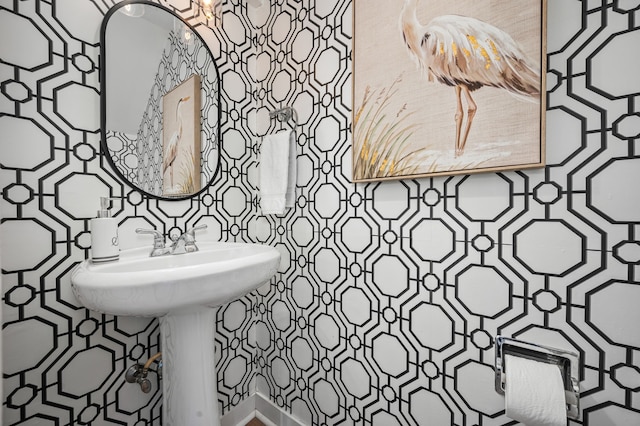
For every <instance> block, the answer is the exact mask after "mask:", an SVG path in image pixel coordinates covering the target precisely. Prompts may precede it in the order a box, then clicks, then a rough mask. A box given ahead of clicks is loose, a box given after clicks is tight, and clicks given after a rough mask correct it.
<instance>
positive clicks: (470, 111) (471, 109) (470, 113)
mask: <svg viewBox="0 0 640 426" xmlns="http://www.w3.org/2000/svg"><path fill="white" fill-rule="evenodd" d="M459 87H460V86H459ZM462 93H464V97H465V98H467V124H466V125H465V128H464V135H463V136H462V141H461V142H460V146H459V149H460V152H459V155H462V154H463V153H464V146H465V145H466V143H467V137H469V130H471V123H473V117H475V115H476V111H477V110H478V105H476V103H475V102H474V101H473V97H471V91H470V90H469V88H468V87H467V86H462Z"/></svg>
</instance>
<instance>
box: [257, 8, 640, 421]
mask: <svg viewBox="0 0 640 426" xmlns="http://www.w3.org/2000/svg"><path fill="white" fill-rule="evenodd" d="M418 3H419V7H420V8H421V15H420V16H421V17H422V16H424V17H425V18H424V19H425V22H424V23H425V24H426V22H427V21H428V18H427V17H428V16H430V15H429V10H428V2H427V1H425V0H423V1H420V2H418ZM548 3H549V19H548V52H549V55H548V60H549V61H548V73H547V78H548V84H547V89H548V93H547V100H548V113H547V138H546V143H547V162H548V166H547V167H546V168H544V169H539V170H531V171H526V172H523V171H520V172H518V171H514V172H507V173H487V174H478V175H472V176H454V177H437V178H424V179H416V180H402V181H396V182H385V183H371V184H357V185H354V184H351V183H350V173H351V170H350V168H351V151H350V141H351V133H350V130H349V129H350V124H351V111H350V106H351V62H350V57H351V54H352V44H351V41H352V40H351V37H352V11H353V4H354V3H353V2H351V1H349V0H323V1H299V2H293V1H288V2H283V1H272V2H271V4H270V5H265V6H264V9H260V10H259V13H258V16H260V18H261V25H260V33H259V35H258V41H259V50H260V53H259V54H258V57H257V58H256V62H257V64H258V70H257V73H256V75H257V77H258V80H259V82H260V85H259V88H258V91H257V93H258V99H259V103H260V105H261V106H262V109H264V110H270V109H273V108H275V107H278V106H281V105H291V106H294V107H295V108H296V109H297V111H298V114H299V115H300V121H301V126H300V127H299V128H298V129H297V131H298V148H297V149H298V152H297V154H298V165H299V173H298V188H297V205H296V207H295V209H293V210H291V211H289V212H287V214H286V215H284V216H283V217H268V220H269V223H270V224H271V228H272V233H273V234H275V235H276V240H275V243H276V246H277V247H278V248H279V249H280V251H281V252H282V254H283V258H284V260H283V262H282V265H281V268H280V273H279V275H278V282H277V285H275V286H273V287H272V289H271V291H270V292H269V293H268V294H266V295H262V296H261V297H260V300H259V301H258V314H257V318H258V321H257V323H256V328H257V329H258V330H260V332H259V333H258V335H259V336H261V337H260V340H259V341H258V346H259V347H260V349H262V352H261V354H260V356H259V358H258V361H259V372H260V376H259V378H258V381H257V383H258V389H259V390H260V391H261V392H263V393H264V394H268V395H269V396H270V398H271V400H273V401H274V402H275V403H276V404H278V405H279V406H280V407H282V408H283V409H285V410H287V411H291V412H292V413H293V414H294V415H295V416H296V417H297V418H299V419H301V420H302V421H303V423H304V424H309V425H311V424H313V425H337V424H349V425H351V424H353V425H373V426H392V425H438V426H446V425H451V424H456V425H467V426H471V425H479V424H482V425H499V424H510V423H509V422H510V420H509V419H508V418H507V417H506V416H505V414H504V400H503V398H502V397H501V396H499V395H498V394H497V393H496V392H495V391H494V384H493V374H494V373H493V368H492V367H493V364H494V351H493V346H492V345H493V342H494V337H495V336H496V335H500V334H502V335H506V336H514V337H518V338H521V339H524V340H529V341H533V342H538V343H542V344H547V345H550V346H556V347H562V348H568V349H573V350H574V351H576V352H578V353H580V355H581V357H582V359H583V361H584V365H583V366H582V368H581V372H580V374H581V379H582V382H581V386H582V400H581V403H582V407H583V409H584V416H583V420H582V421H581V422H571V424H584V425H591V426H595V425H597V426H604V425H617V426H620V425H631V424H640V395H639V394H638V392H639V390H640V368H639V367H640V352H639V350H640V340H639V337H640V334H639V333H638V328H637V324H639V323H640V311H639V310H638V309H637V306H638V305H639V304H640V283H639V282H638V275H637V274H638V265H639V264H640V240H639V239H638V230H639V229H638V223H639V222H640V213H639V212H640V210H639V208H640V195H639V194H640V193H639V192H638V190H637V188H636V184H635V182H638V181H639V178H640V158H638V141H639V139H638V138H639V137H640V111H639V109H638V105H637V94H638V89H639V88H640V79H639V77H638V75H639V74H638V73H637V69H638V67H639V66H640V59H639V58H638V55H637V54H634V53H632V52H635V51H636V49H637V48H636V46H637V45H638V42H640V31H639V27H638V22H639V20H638V18H639V15H638V13H639V10H640V3H639V2H638V1H628V2H623V1H591V0H589V1H587V0H585V1H577V0H550V1H549V2H548ZM402 7H403V2H402V1H400V0H395V1H389V2H388V8H387V9H385V10H379V11H378V12H379V13H388V14H392V15H396V16H399V13H400V10H401V8H402ZM398 38H399V43H400V44H399V48H401V49H403V48H404V47H403V46H402V43H401V36H400V35H398ZM261 41H264V43H261ZM381 60H383V59H382V58H381ZM416 72H418V71H417V70H416ZM433 84H436V83H431V84H429V83H426V82H425V84H424V85H421V86H420V87H416V88H415V90H424V91H429V90H431V87H432V85H433ZM482 90H492V89H481V91H482ZM425 99H429V97H428V96H426V97H425ZM434 102H435V103H434V106H433V107H434V108H437V107H438V106H440V105H442V106H443V107H444V105H448V104H451V105H452V106H454V105H455V104H454V93H453V89H452V90H451V94H450V99H446V98H442V99H437V100H436V101H434ZM480 108H482V106H480ZM481 111H482V110H481V109H479V112H478V114H481V113H482V112H481ZM443 125H446V123H443ZM257 126H258V133H259V134H261V133H266V132H267V131H272V130H274V129H275V128H277V127H278V126H276V125H274V124H270V123H268V121H267V120H264V121H262V120H260V119H259V120H258V125H257ZM268 126H270V127H269V128H267V127H268ZM451 126H452V128H453V108H452V110H451ZM472 131H473V130H472Z"/></svg>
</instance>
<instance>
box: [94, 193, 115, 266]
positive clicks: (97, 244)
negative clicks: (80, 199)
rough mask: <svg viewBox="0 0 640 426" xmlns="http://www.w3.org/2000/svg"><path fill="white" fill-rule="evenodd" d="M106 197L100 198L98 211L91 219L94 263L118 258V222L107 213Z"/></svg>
mask: <svg viewBox="0 0 640 426" xmlns="http://www.w3.org/2000/svg"><path fill="white" fill-rule="evenodd" d="M109 200H110V198H108V197H100V210H98V216H97V217H96V218H95V219H91V260H92V261H93V262H94V263H101V262H112V261H114V260H118V258H119V257H120V243H119V241H118V222H117V221H116V219H114V218H112V217H111V212H109Z"/></svg>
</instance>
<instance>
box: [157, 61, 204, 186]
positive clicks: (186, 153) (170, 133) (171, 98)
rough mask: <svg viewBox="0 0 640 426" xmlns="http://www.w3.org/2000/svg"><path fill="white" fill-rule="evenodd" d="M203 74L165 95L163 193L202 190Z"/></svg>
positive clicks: (163, 103)
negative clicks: (201, 105)
mask: <svg viewBox="0 0 640 426" xmlns="http://www.w3.org/2000/svg"><path fill="white" fill-rule="evenodd" d="M201 156H202V153H201V150H200V76H199V75H198V74H194V75H192V76H191V77H189V78H188V79H186V80H185V81H184V82H182V83H181V84H179V85H178V86H176V87H175V88H173V89H172V90H171V91H170V92H168V93H167V94H165V95H164V96H163V97H162V195H163V196H166V197H179V196H184V195H188V194H193V193H195V192H197V191H199V190H200V162H201V161H200V160H201Z"/></svg>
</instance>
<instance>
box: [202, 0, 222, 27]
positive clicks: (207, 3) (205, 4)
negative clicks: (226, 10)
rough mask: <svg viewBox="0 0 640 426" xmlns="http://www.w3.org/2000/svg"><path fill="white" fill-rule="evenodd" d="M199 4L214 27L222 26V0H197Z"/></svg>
mask: <svg viewBox="0 0 640 426" xmlns="http://www.w3.org/2000/svg"><path fill="white" fill-rule="evenodd" d="M197 3H198V6H199V9H200V11H201V12H202V14H203V15H204V17H205V18H207V21H213V25H212V26H213V27H219V26H220V25H221V24H222V0H197Z"/></svg>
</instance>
